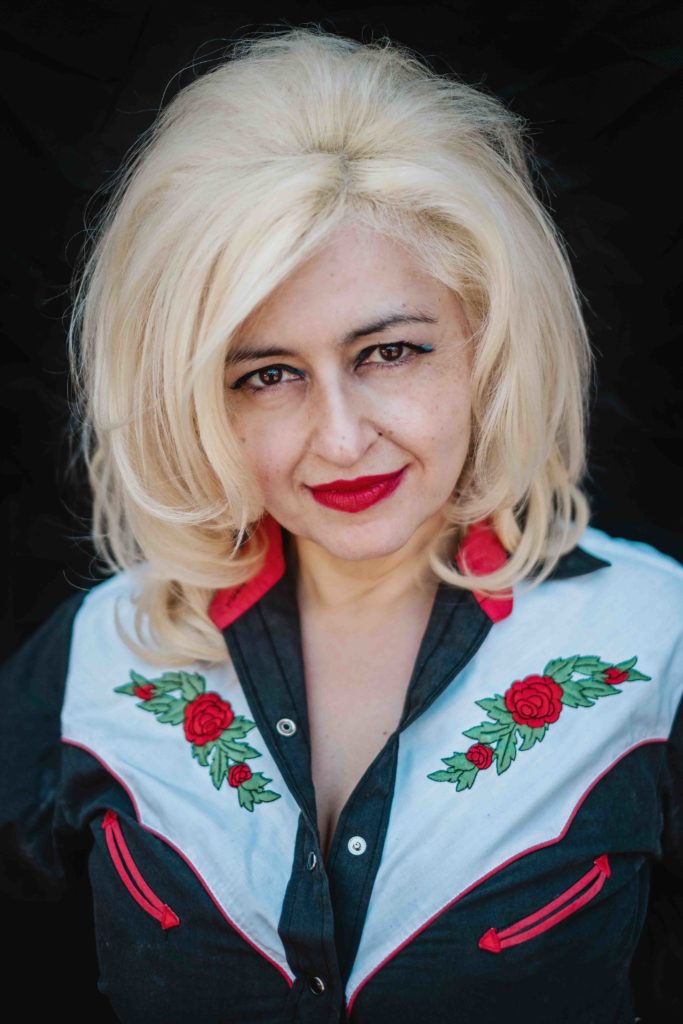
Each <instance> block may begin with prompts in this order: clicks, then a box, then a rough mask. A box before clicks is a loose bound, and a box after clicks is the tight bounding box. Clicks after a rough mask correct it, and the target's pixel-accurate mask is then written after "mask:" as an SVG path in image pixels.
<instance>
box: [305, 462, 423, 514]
mask: <svg viewBox="0 0 683 1024" xmlns="http://www.w3.org/2000/svg"><path fill="white" fill-rule="evenodd" d="M407 468H408V467H407V466H404V467H403V469H399V470H397V471H396V472H395V473H382V474H380V475H379V476H358V477H356V479H355V480H331V481H330V482H329V483H327V484H318V486H317V487H310V488H309V490H310V491H311V494H312V495H313V497H314V498H315V500H316V501H319V502H320V504H321V505H326V506H327V507H328V508H334V509H338V510H339V511H340V512H362V511H363V509H366V508H369V507H370V506H371V505H375V504H376V503H377V502H378V501H382V499H383V498H388V497H389V495H390V494H391V493H392V491H395V490H396V488H397V487H398V485H399V484H400V482H401V479H402V478H403V474H404V473H405V471H406V469H407Z"/></svg>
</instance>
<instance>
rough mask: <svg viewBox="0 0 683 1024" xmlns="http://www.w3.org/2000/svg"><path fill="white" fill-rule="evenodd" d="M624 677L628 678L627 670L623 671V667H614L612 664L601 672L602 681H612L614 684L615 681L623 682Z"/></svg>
mask: <svg viewBox="0 0 683 1024" xmlns="http://www.w3.org/2000/svg"><path fill="white" fill-rule="evenodd" d="M625 679H628V672H624V670H623V669H621V668H616V667H615V666H614V665H613V666H612V668H607V669H605V671H604V672H603V673H602V681H603V683H612V685H614V686H615V685H616V684H617V683H623V682H624V680H625Z"/></svg>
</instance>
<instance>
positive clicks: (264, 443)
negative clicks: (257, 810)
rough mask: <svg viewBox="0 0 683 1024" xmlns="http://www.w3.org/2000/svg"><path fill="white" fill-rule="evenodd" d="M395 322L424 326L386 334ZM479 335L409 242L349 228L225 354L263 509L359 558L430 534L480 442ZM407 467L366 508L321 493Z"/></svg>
mask: <svg viewBox="0 0 683 1024" xmlns="http://www.w3.org/2000/svg"><path fill="white" fill-rule="evenodd" d="M395 316H401V317H407V316H410V317H420V320H419V321H415V322H403V323H400V322H397V323H394V324H393V325H391V326H387V327H385V328H384V329H383V330H380V329H378V321H380V320H382V319H385V318H387V317H395ZM361 329H362V330H363V333H362V334H360V333H359V332H360V330H361ZM366 332H367V333H366ZM469 334H470V331H469V327H468V324H467V320H466V318H465V315H464V312H463V310H462V307H461V304H460V302H459V300H458V299H457V297H456V295H455V294H454V293H453V292H452V291H451V290H450V289H449V288H447V287H446V286H445V285H444V284H442V283H441V282H440V281H438V280H436V279H435V278H432V277H430V276H427V275H425V274H424V273H423V272H421V271H420V270H418V268H417V266H416V264H415V263H414V262H413V261H412V260H411V257H410V254H409V252H407V251H406V250H405V249H404V248H403V247H402V246H400V245H399V244H397V243H394V242H392V241H390V240H387V239H386V238H384V237H383V236H380V235H376V234H374V233H371V232H369V231H367V230H365V229H362V228H357V227H351V226H346V227H344V228H343V229H341V230H340V231H339V232H338V233H337V234H336V235H335V236H334V240H333V242H332V243H331V244H330V245H329V246H328V247H327V248H326V249H325V250H324V251H323V252H322V253H321V254H319V255H317V256H315V257H314V258H313V259H311V260H309V261H308V263H306V264H305V265H303V266H302V267H300V268H299V269H298V270H297V272H296V273H295V274H294V275H292V276H291V277H290V278H289V279H288V280H287V281H286V282H284V283H283V285H281V286H280V287H279V288H278V289H277V290H276V291H275V292H274V293H273V294H272V295H271V296H269V298H268V300H267V301H266V302H265V303H264V304H263V305H262V306H261V307H260V309H258V310H257V311H256V313H255V314H253V315H252V316H251V317H250V318H249V319H248V320H247V321H245V323H244V324H243V325H242V327H241V328H240V331H239V332H238V334H237V336H236V337H235V338H234V339H233V344H232V346H231V351H230V354H229V356H228V362H227V365H226V396H227V401H228V404H229V412H230V417H231V421H232V423H233V425H234V427H235V430H236V432H237V435H238V437H239V439H240V441H241V443H242V445H243V446H244V454H245V456H246V459H247V461H248V462H249V464H250V466H251V467H252V468H253V471H254V472H255V474H256V476H257V479H258V481H259V483H260V485H261V487H262V490H263V494H264V497H265V508H266V511H267V512H269V513H270V514H271V515H272V516H273V517H274V518H275V519H276V520H277V521H278V522H279V523H280V524H281V525H282V526H283V527H285V529H286V530H288V531H289V532H290V533H292V534H293V535H295V536H298V537H305V538H307V539H308V540H310V541H313V542H315V543H316V544H319V545H320V546H321V547H323V548H324V549H326V551H328V552H329V553H330V554H332V555H334V556H337V557H339V558H342V559H350V560H352V561H355V560H360V559H368V558H378V557H381V556H385V555H389V554H392V553H394V552H396V551H398V550H399V549H400V548H402V547H403V546H404V545H406V544H408V543H409V541H410V540H411V538H414V537H415V536H416V532H417V531H420V533H421V534H422V535H424V536H425V538H427V537H428V536H430V535H431V533H432V532H433V531H435V530H436V529H437V526H438V524H440V522H441V517H440V514H439V511H440V509H441V508H442V507H443V505H444V503H445V502H446V501H447V500H448V498H449V497H450V495H451V494H452V492H453V490H454V488H455V486H456V484H457V481H458V478H459V476H460V473H461V470H462V468H463V464H464V462H465V458H466V455H467V450H468V445H469V440H470V373H471V365H472V363H471V356H472V352H471V342H470V340H469ZM246 349H249V350H250V354H248V355H246V354H245V355H244V357H240V358H237V356H238V352H239V351H242V352H244V351H245V350H246ZM257 352H263V355H260V356H259V355H258V354H257ZM404 467H405V472H404V473H403V474H402V477H401V480H400V483H399V484H398V486H397V487H396V488H395V489H394V490H393V491H392V492H391V493H390V494H388V496H386V497H383V498H382V499H381V500H379V501H377V502H376V503H374V504H371V505H370V506H369V507H365V508H361V509H360V510H359V509H355V510H352V509H350V508H338V507H328V506H327V505H325V504H321V503H320V502H319V501H318V500H316V498H315V497H314V496H313V494H312V492H311V490H310V488H311V487H316V486H318V485H320V484H324V483H328V482H330V481H338V480H353V479H355V478H357V477H361V476H374V475H378V474H388V473H393V472H394V471H396V470H400V469H402V468H404Z"/></svg>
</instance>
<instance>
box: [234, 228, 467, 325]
mask: <svg viewBox="0 0 683 1024" xmlns="http://www.w3.org/2000/svg"><path fill="white" fill-rule="evenodd" d="M401 310H403V311H404V312H405V313H411V312H416V311H418V310H419V311H420V312H422V313H425V314H429V315H430V316H431V317H432V319H433V320H434V321H441V320H442V318H443V317H452V316H455V317H457V316H458V315H459V313H460V304H459V302H458V299H457V296H456V295H455V293H454V292H452V291H451V289H449V288H447V287H446V285H444V284H443V283H442V282H441V281H439V280H438V278H436V277H433V276H432V275H430V274H427V273H425V272H424V270H423V269H422V268H421V267H420V266H419V265H418V263H417V261H416V260H415V259H414V258H413V257H412V256H411V253H410V252H409V251H408V249H407V248H406V247H405V246H404V245H403V244H401V243H399V242H397V241H394V240H393V239H390V238H388V237H387V236H385V235H381V234H378V233H376V232H373V231H371V230H369V229H367V228H363V227H361V226H350V225H346V226H344V227H343V228H340V229H338V230H337V232H335V234H334V235H333V236H332V237H331V238H330V239H329V240H328V241H327V242H326V243H325V245H324V246H323V247H321V249H320V250H319V251H318V252H317V253H315V255H313V256H312V257H310V258H309V259H307V260H306V261H305V262H304V263H302V264H301V265H300V266H299V267H298V268H297V269H296V270H295V271H294V272H293V273H292V274H290V275H289V277H288V278H287V279H286V280H285V281H283V282H282V283H281V284H280V285H279V286H278V287H277V288H276V289H275V290H274V291H273V292H272V293H271V294H270V295H269V296H268V297H267V299H266V300H264V302H263V303H261V305H260V306H259V307H258V308H257V309H256V310H254V312H253V313H252V314H251V315H250V316H249V317H248V318H247V319H246V320H245V321H244V323H243V324H242V326H241V328H240V330H239V332H238V335H239V337H240V339H241V340H250V341H252V340H256V339H259V340H267V341H275V340H282V339H281V337H279V338H278V339H276V338H274V337H273V335H274V334H278V335H279V336H281V332H282V331H288V330H290V329H292V330H294V331H296V332H297V336H298V332H299V331H301V330H302V329H305V331H306V333H309V332H310V333H313V334H315V335H316V336H317V337H320V336H321V335H322V334H324V335H325V336H326V337H334V338H335V339H336V340H341V338H342V335H345V334H347V333H348V332H349V331H350V330H353V329H354V328H356V327H358V326H359V325H361V324H363V325H365V324H367V323H370V322H372V321H373V320H379V319H380V318H381V317H383V316H386V315H387V313H389V312H392V313H395V312H400V311H401Z"/></svg>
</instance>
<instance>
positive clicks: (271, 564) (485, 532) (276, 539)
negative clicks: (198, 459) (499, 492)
mask: <svg viewBox="0 0 683 1024" xmlns="http://www.w3.org/2000/svg"><path fill="white" fill-rule="evenodd" d="M258 529H261V530H264V531H265V533H266V538H267V542H268V543H267V547H266V554H265V558H264V562H263V567H262V569H261V570H260V572H258V573H257V574H256V576H254V577H253V578H252V579H250V580H248V581H247V582H246V583H243V584H242V585H241V586H237V587H223V588H222V589H220V590H217V591H216V592H215V594H214V596H213V598H212V600H211V603H210V605H209V612H208V614H209V618H210V619H211V620H212V622H213V623H214V625H215V626H217V627H218V629H225V628H226V626H229V625H230V623H231V622H234V621H235V619H238V618H239V617H240V615H242V613H243V612H245V611H246V610H247V608H250V607H251V606H252V605H253V604H255V603H256V602H257V601H258V600H259V598H260V597H263V595H264V594H265V593H266V591H267V590H270V588H271V587H272V586H274V585H275V584H276V583H277V581H278V580H279V579H280V578H281V577H282V576H284V573H285V568H286V566H285V557H284V550H283V543H282V527H281V525H280V523H278V521H277V520H276V519H274V518H273V517H272V516H271V515H270V514H269V513H265V514H264V515H263V517H262V519H261V523H260V525H259V527H258ZM507 558H508V553H507V551H506V550H505V548H504V547H503V545H502V544H501V542H500V540H499V539H498V536H497V534H496V533H495V531H494V529H493V526H492V524H491V520H490V519H482V520H480V522H478V523H473V524H472V525H471V526H469V527H468V529H467V532H466V534H465V536H464V538H463V541H462V543H461V545H460V547H459V548H458V551H457V553H456V555H455V559H454V560H455V562H456V563H457V566H458V568H459V569H460V572H470V573H474V574H475V575H477V576H481V575H483V574H485V573H489V572H493V571H494V570H495V569H499V568H500V567H501V565H504V564H505V562H506V561H507ZM474 596H475V598H476V599H477V601H478V603H479V606H480V607H481V609H482V611H484V612H485V613H486V614H487V615H488V617H489V618H490V619H491V620H492V621H493V622H500V620H501V619H505V618H507V616H508V615H510V613H511V612H512V606H513V595H512V590H505V591H502V592H501V594H500V596H499V597H485V596H484V595H483V594H480V593H477V592H476V591H475V592H474Z"/></svg>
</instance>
